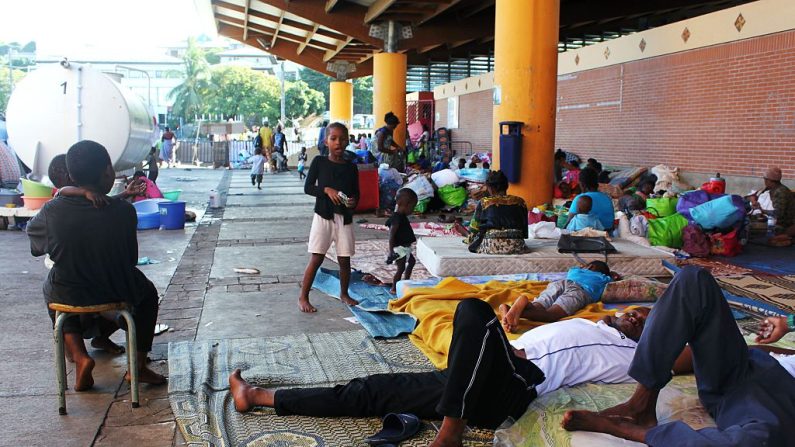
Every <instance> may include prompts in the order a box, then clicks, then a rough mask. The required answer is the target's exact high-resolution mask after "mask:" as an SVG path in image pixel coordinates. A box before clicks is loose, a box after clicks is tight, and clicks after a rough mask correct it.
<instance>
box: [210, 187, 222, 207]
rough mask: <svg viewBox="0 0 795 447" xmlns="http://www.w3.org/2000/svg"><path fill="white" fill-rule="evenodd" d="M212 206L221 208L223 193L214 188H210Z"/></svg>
mask: <svg viewBox="0 0 795 447" xmlns="http://www.w3.org/2000/svg"><path fill="white" fill-rule="evenodd" d="M210 208H221V193H219V192H218V191H216V190H214V189H211V190H210Z"/></svg>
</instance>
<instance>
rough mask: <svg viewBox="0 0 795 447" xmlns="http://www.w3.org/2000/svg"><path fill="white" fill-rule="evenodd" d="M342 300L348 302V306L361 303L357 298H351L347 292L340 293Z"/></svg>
mask: <svg viewBox="0 0 795 447" xmlns="http://www.w3.org/2000/svg"><path fill="white" fill-rule="evenodd" d="M340 301H342V302H343V303H345V304H347V305H348V306H355V305H357V304H359V302H358V301H356V300H355V299H353V298H351V297H350V296H348V295H347V294H345V295H340Z"/></svg>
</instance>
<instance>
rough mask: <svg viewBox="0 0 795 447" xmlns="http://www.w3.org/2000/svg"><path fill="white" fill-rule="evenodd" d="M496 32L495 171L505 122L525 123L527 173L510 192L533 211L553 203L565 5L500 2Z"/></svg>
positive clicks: (539, 0) (538, 0) (543, 0)
mask: <svg viewBox="0 0 795 447" xmlns="http://www.w3.org/2000/svg"><path fill="white" fill-rule="evenodd" d="M496 10H497V11H496V16H495V21H496V22H495V28H494V29H495V32H494V89H495V91H494V96H495V98H494V122H493V123H492V129H493V148H494V151H493V157H494V166H495V168H494V169H496V168H498V167H499V166H500V155H499V134H500V127H499V123H500V122H501V121H521V122H523V123H524V127H523V128H522V135H523V137H522V155H521V168H522V174H521V178H520V179H519V182H517V183H512V184H511V185H510V188H509V189H508V192H509V193H510V194H514V195H517V196H520V197H522V198H524V199H525V201H526V202H527V206H528V207H531V208H532V207H533V206H536V205H540V204H542V203H550V202H551V201H552V181H553V175H552V169H553V156H554V146H555V107H556V97H557V75H558V26H559V21H560V0H497V3H496Z"/></svg>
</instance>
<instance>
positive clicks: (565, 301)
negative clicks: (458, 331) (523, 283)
mask: <svg viewBox="0 0 795 447" xmlns="http://www.w3.org/2000/svg"><path fill="white" fill-rule="evenodd" d="M614 277H617V274H615V273H613V272H611V271H610V268H609V267H608V266H607V264H606V263H604V262H602V261H592V262H589V263H588V264H586V265H585V267H583V268H580V267H574V268H572V269H569V271H568V273H567V274H566V279H562V280H560V281H553V282H551V283H549V285H548V286H547V288H546V290H544V291H543V292H541V294H540V295H538V297H537V298H536V299H535V300H533V301H530V299H529V298H528V297H527V296H526V295H520V296H519V298H517V299H516V301H514V303H513V305H511V306H509V305H507V304H501V305H500V308H499V310H500V319H501V320H502V327H503V328H504V329H505V330H506V331H507V332H511V333H513V331H514V330H515V329H516V327H517V325H518V324H519V319H521V318H525V319H528V320H532V321H540V322H544V323H549V322H553V321H558V320H560V319H562V318H565V317H568V316H571V315H574V314H575V313H577V311H579V310H580V309H582V308H584V307H585V306H587V305H588V304H591V303H595V302H597V301H599V300H600V299H601V298H602V293H603V292H604V290H605V286H606V285H607V283H609V282H610V281H612V280H613V278H614Z"/></svg>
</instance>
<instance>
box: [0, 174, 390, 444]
mask: <svg viewBox="0 0 795 447" xmlns="http://www.w3.org/2000/svg"><path fill="white" fill-rule="evenodd" d="M160 177H161V178H160V179H158V183H159V184H160V185H161V187H162V188H164V189H172V188H179V189H182V190H183V199H185V200H186V201H187V202H188V208H192V209H195V210H197V211H198V214H199V221H198V224H197V225H193V226H188V227H186V229H185V231H184V232H181V231H168V232H164V231H157V230H151V231H143V232H139V233H138V238H139V250H140V255H141V256H148V257H149V258H151V259H154V260H158V261H160V263H159V264H152V265H147V266H143V267H141V270H142V271H143V272H144V273H145V274H146V275H147V276H148V277H149V278H150V279H152V281H153V282H154V283H155V285H156V286H157V288H158V291H159V292H160V295H161V297H162V299H161V306H160V318H159V322H161V323H165V324H167V325H169V326H170V328H171V330H170V331H169V332H166V333H164V334H162V335H159V336H157V337H155V346H154V349H153V351H152V353H151V355H150V358H151V360H152V367H153V369H155V370H156V371H158V372H161V373H166V372H167V371H166V369H167V362H166V360H167V358H166V357H167V353H168V342H170V341H180V340H194V339H205V340H206V339H229V338H248V337H265V336H272V335H287V334H301V333H317V332H334V331H345V330H351V329H356V328H357V326H355V325H354V324H353V323H351V322H349V321H347V320H345V319H344V318H348V317H350V316H351V313H350V311H349V310H348V309H347V308H345V306H344V305H342V304H341V303H340V302H339V301H338V300H336V299H334V298H331V297H328V296H325V295H323V294H320V293H318V292H314V291H313V292H312V302H313V304H314V305H315V306H316V307H317V308H318V313H316V314H303V313H301V312H299V311H298V309H297V298H298V290H299V283H300V280H301V275H302V273H303V269H304V267H305V266H306V262H307V260H308V257H307V253H306V242H307V238H308V235H309V226H310V223H311V219H312V208H313V204H314V199H313V198H312V197H310V196H307V195H305V194H304V193H303V183H302V182H301V181H300V180H299V179H298V176H297V174H296V173H294V172H289V173H281V174H276V175H266V176H265V180H264V183H263V189H262V191H258V190H257V189H256V188H254V187H252V186H251V181H250V177H249V175H248V172H247V171H223V170H199V169H196V170H192V171H189V170H181V169H169V170H162V171H161V174H160ZM210 189H218V190H219V191H221V192H222V193H223V197H224V202H225V206H224V207H223V208H219V209H207V210H206V213H205V212H204V211H205V208H206V204H207V196H208V193H209V190H210ZM363 217H367V218H369V219H370V220H372V216H367V215H366V216H363ZM356 233H357V238H359V239H368V238H376V237H382V238H383V237H386V235H385V234H384V233H379V232H377V231H373V230H363V229H361V228H358V226H356ZM0 246H2V247H3V251H2V253H3V254H4V257H5V259H6V262H3V263H0V277H2V278H4V279H3V294H2V295H1V296H0V305H1V306H2V308H3V312H2V313H0V334H2V335H3V336H2V337H0V355H2V357H3V359H4V362H3V363H2V365H0V418H1V419H0V420H2V421H3V424H4V428H3V430H2V431H0V445H59V446H86V445H95V446H106V445H114V446H136V447H138V446H140V445H146V446H175V445H183V444H184V443H183V441H182V437H181V436H180V434H179V430H178V429H177V428H176V424H175V423H174V417H173V414H172V412H171V408H170V406H169V402H168V395H167V392H168V390H167V387H150V386H148V385H142V387H141V407H140V408H137V409H132V408H131V407H130V404H129V400H128V399H129V388H128V386H127V384H126V383H124V382H123V380H122V376H123V373H124V371H125V370H126V366H125V364H124V363H125V362H124V358H125V357H124V356H118V357H111V356H109V355H106V354H104V353H100V352H98V351H92V350H91V349H89V352H90V353H91V354H92V356H94V357H95V359H96V360H97V367H96V368H95V370H94V375H95V381H96V385H95V387H94V389H93V390H92V391H90V392H83V393H74V392H73V391H71V390H69V391H67V406H68V410H69V414H68V415H67V416H59V415H58V411H57V405H56V403H57V402H56V394H55V389H56V388H55V373H54V370H53V359H52V356H53V353H52V336H51V330H50V321H49V319H48V318H47V313H46V310H45V306H44V304H43V297H42V294H41V285H42V282H43V280H44V278H45V276H46V274H47V271H46V268H45V267H44V265H43V262H42V260H41V259H37V258H33V257H32V256H30V249H29V245H28V240H27V237H26V236H25V234H24V233H21V232H19V231H0ZM11 261H13V262H11ZM324 266H325V267H327V268H331V269H336V268H337V265H336V264H334V263H332V262H330V261H326V263H325V264H324ZM235 268H255V269H258V270H259V271H260V272H261V273H260V274H259V275H245V274H240V273H236V272H235V271H234V269H235ZM6 278H7V279H6ZM120 335H121V334H118V333H117V334H116V335H115V336H114V340H115V341H116V342H117V343H122V342H123V337H121V336H120ZM69 374H70V376H69V383H72V380H73V379H72V376H71V374H72V371H71V369H70V370H69Z"/></svg>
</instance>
